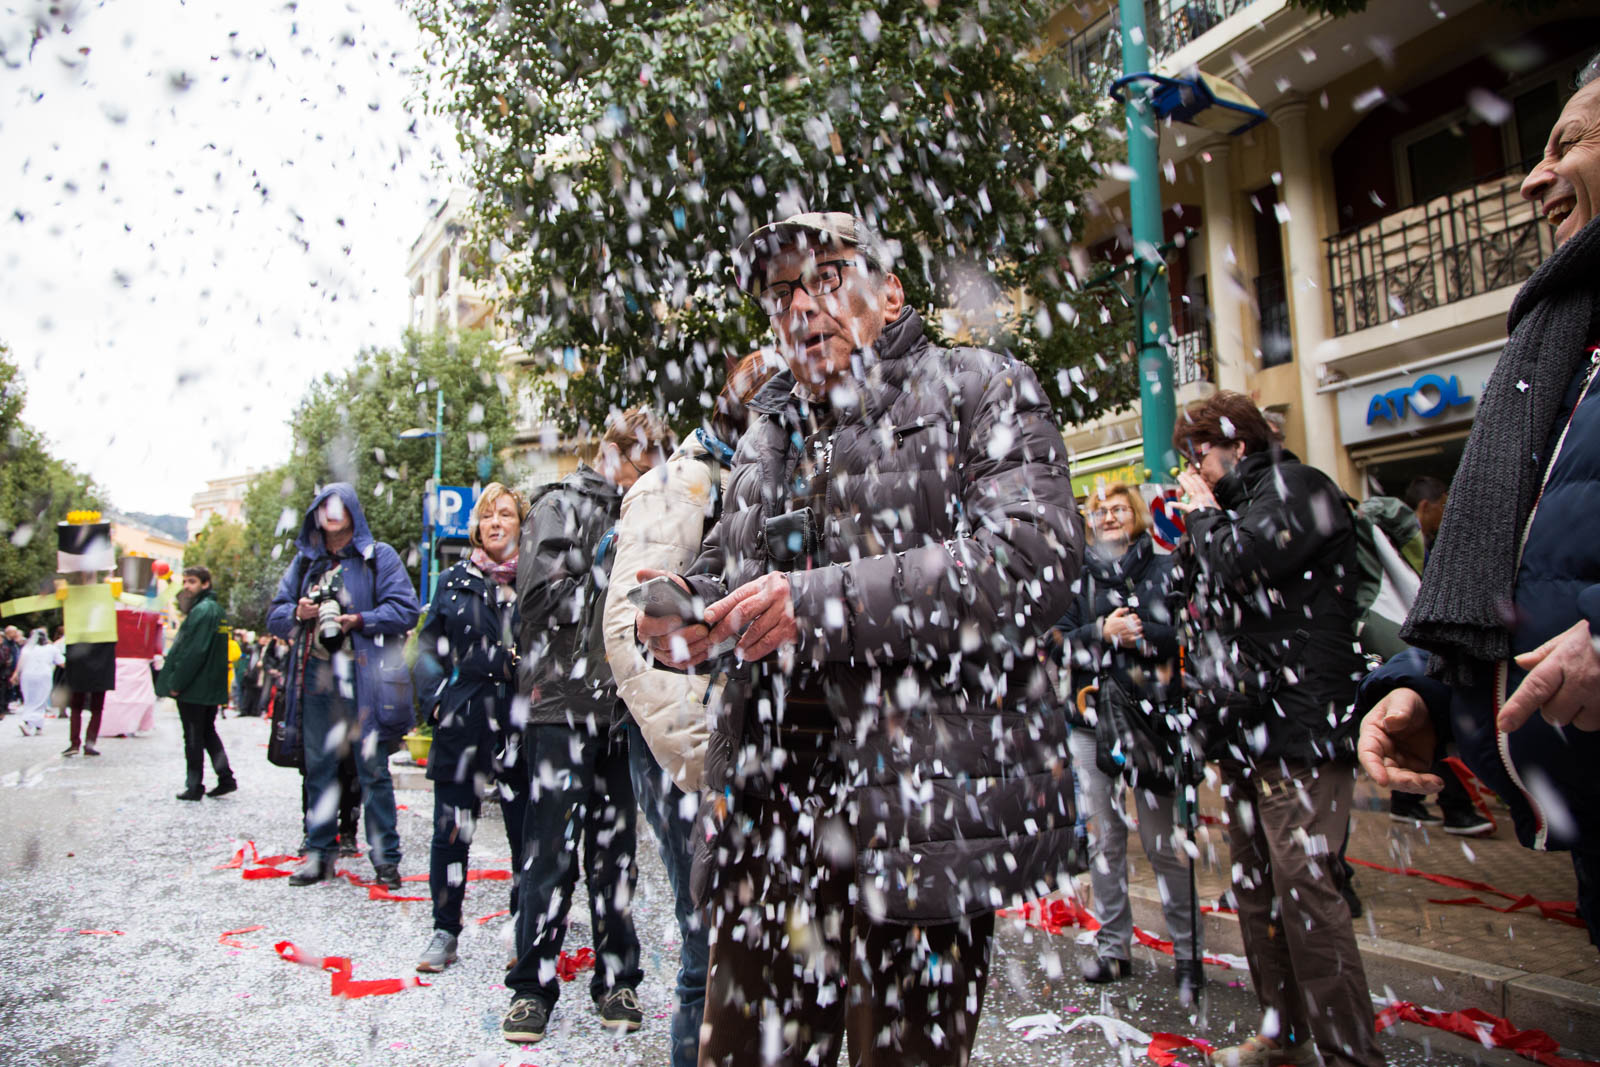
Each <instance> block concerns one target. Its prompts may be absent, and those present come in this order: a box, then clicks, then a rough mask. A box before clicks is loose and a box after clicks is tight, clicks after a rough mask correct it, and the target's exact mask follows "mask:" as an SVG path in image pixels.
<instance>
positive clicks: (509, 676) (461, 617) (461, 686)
mask: <svg viewBox="0 0 1600 1067" xmlns="http://www.w3.org/2000/svg"><path fill="white" fill-rule="evenodd" d="M502 588H504V587H503V586H500V585H499V584H497V583H496V582H495V581H494V580H493V579H492V578H489V577H487V576H486V575H485V574H484V573H483V572H482V571H480V570H479V569H478V568H477V567H474V566H473V565H472V564H471V563H470V562H467V561H465V560H463V561H462V562H460V563H457V564H456V565H455V566H453V567H451V568H450V569H449V570H447V571H445V572H444V573H443V574H441V575H439V588H438V590H437V591H436V592H435V593H434V596H433V603H432V604H430V605H429V606H428V618H427V621H426V622H424V623H423V625H422V631H421V632H420V633H419V634H417V664H416V666H415V667H414V668H413V669H412V677H413V679H414V680H415V683H416V691H417V703H418V704H420V705H421V706H422V713H423V715H424V716H425V717H426V720H427V721H428V722H429V723H431V724H432V725H433V746H432V747H431V748H430V749H429V750H428V778H429V779H430V780H432V781H445V782H466V781H471V780H472V779H473V778H474V777H475V776H482V777H484V778H495V779H498V780H501V781H503V782H505V783H506V784H508V785H511V786H513V787H515V786H517V785H518V784H519V779H520V785H521V786H524V787H525V786H526V785H527V781H528V773H527V770H526V769H525V768H519V767H517V765H516V764H517V745H516V742H515V740H514V739H515V737H516V734H517V731H516V729H515V728H514V726H513V724H512V722H511V695H512V685H513V682H514V678H513V666H512V661H513V659H514V657H513V656H512V653H511V649H510V648H509V647H508V646H511V645H515V643H516V640H517V623H518V619H517V603H516V600H515V599H514V598H511V599H502V598H501V595H500V590H501V589H502Z"/></svg>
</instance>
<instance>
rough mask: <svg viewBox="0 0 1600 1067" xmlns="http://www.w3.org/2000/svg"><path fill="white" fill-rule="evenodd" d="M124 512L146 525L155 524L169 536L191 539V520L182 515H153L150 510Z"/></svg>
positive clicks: (180, 539)
mask: <svg viewBox="0 0 1600 1067" xmlns="http://www.w3.org/2000/svg"><path fill="white" fill-rule="evenodd" d="M123 514H124V515H126V516H128V518H130V519H137V520H138V521H139V522H142V523H144V524H145V525H146V526H154V527H155V528H156V529H158V530H160V531H161V532H162V533H164V534H166V535H167V536H168V537H175V538H177V539H178V540H179V541H188V540H189V520H188V519H187V518H185V517H184V516H182V515H152V514H150V513H149V512H148V511H124V512H123Z"/></svg>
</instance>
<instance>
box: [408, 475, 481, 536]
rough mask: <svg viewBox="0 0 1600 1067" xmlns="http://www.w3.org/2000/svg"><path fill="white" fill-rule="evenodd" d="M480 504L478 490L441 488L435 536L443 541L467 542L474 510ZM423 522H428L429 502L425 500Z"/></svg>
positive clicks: (435, 519) (460, 487)
mask: <svg viewBox="0 0 1600 1067" xmlns="http://www.w3.org/2000/svg"><path fill="white" fill-rule="evenodd" d="M477 504H478V490H477V489H476V488H475V487H473V486H470V485H441V486H439V509H438V514H437V515H435V516H433V535H434V536H435V537H437V538H438V539H439V540H441V541H451V540H455V541H465V540H466V539H467V528H468V526H469V524H470V522H471V519H472V509H473V508H474V507H476V506H477ZM422 514H423V521H424V522H427V521H428V518H429V515H428V500H427V498H426V497H424V498H423V503H422Z"/></svg>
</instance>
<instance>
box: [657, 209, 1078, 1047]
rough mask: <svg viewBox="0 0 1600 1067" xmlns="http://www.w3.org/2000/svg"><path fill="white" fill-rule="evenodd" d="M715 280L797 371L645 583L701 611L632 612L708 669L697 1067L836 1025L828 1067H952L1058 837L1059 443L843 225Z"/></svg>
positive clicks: (991, 367) (1063, 482)
mask: <svg viewBox="0 0 1600 1067" xmlns="http://www.w3.org/2000/svg"><path fill="white" fill-rule="evenodd" d="M736 264H738V267H739V269H740V273H741V278H740V280H741V283H742V284H744V285H745V286H746V287H747V288H748V289H749V290H750V291H751V293H752V294H753V295H754V296H755V297H756V298H757V299H759V300H760V302H761V305H762V308H763V309H764V310H765V311H766V312H767V314H768V316H769V318H770V320H771V324H772V329H773V332H774V333H775V334H776V337H777V342H778V348H779V351H780V352H781V353H782V354H783V355H784V357H785V358H786V360H787V361H788V364H789V368H790V370H791V371H792V372H793V376H794V377H793V380H792V381H790V380H789V379H787V378H781V379H775V382H776V383H778V384H776V385H774V386H769V387H768V388H767V389H765V390H763V391H762V393H760V394H758V395H757V396H756V397H755V398H754V400H752V401H751V402H750V405H749V406H750V407H751V409H752V410H753V411H755V412H756V413H757V415H756V418H755V419H754V421H753V423H752V425H751V426H750V428H749V429H748V430H747V431H746V433H745V436H744V438H743V439H742V441H741V442H740V447H739V451H738V454H737V456H736V458H735V460H734V467H733V473H732V477H731V479H730V482H729V485H728V490H727V497H726V502H725V505H724V510H723V514H722V518H721V520H720V522H719V523H718V524H717V526H716V527H715V528H714V529H713V530H712V532H711V534H710V536H709V538H708V539H707V541H706V543H705V548H704V551H703V553H702V554H701V556H700V558H699V559H698V560H697V561H696V562H695V564H694V565H693V567H691V568H690V570H689V574H688V577H687V579H686V580H685V579H683V578H680V577H678V576H673V577H670V578H668V579H667V581H670V582H681V583H682V584H683V588H685V589H688V590H690V591H692V596H693V598H694V600H695V603H692V604H689V605H685V606H683V607H682V608H681V609H680V610H679V611H678V612H677V613H676V614H673V615H651V614H649V612H650V611H654V610H658V609H656V608H655V607H654V604H653V603H652V601H654V602H658V603H663V604H664V603H669V601H668V600H667V598H664V597H663V598H660V599H659V600H656V598H653V597H652V596H651V594H650V593H649V592H648V591H647V592H646V593H644V594H642V595H641V600H644V601H645V602H646V604H647V605H648V606H647V608H646V611H644V612H641V614H640V616H639V617H638V619H637V623H636V625H637V629H638V634H639V636H640V638H641V639H642V640H644V641H645V642H646V647H647V648H648V650H649V651H650V653H651V654H652V655H653V656H654V657H655V658H656V659H657V661H658V662H660V663H662V664H664V665H669V666H676V667H681V668H688V667H700V665H702V664H706V665H707V666H706V668H705V669H717V670H726V671H728V673H729V674H730V676H731V677H730V681H729V684H728V687H727V689H726V690H725V694H726V696H725V700H724V701H723V703H722V704H721V705H714V706H713V707H712V709H711V729H712V734H711V741H710V745H709V748H708V751H707V758H706V772H705V793H704V794H703V796H704V797H705V798H706V799H705V803H704V804H703V805H702V810H701V814H700V817H699V820H698V823H697V826H696V832H695V835H694V838H695V845H696V852H697V855H696V857H695V872H694V881H695V884H696V890H697V896H698V898H699V899H700V901H701V902H702V903H704V904H706V905H707V906H708V911H709V917H710V927H711V951H710V963H709V978H708V986H707V994H706V1004H705V1025H704V1027H703V1029H702V1031H701V1032H702V1044H701V1062H702V1063H704V1064H729V1063H733V1064H744V1063H755V1062H763V1063H774V1062H776V1063H782V1064H789V1065H798V1064H801V1063H812V1064H818V1063H820V1064H824V1065H826V1064H832V1063H834V1062H835V1061H836V1060H837V1058H838V1056H839V1052H840V1050H841V1048H842V1047H843V1045H844V1042H845V1034H846V1032H847V1031H848V1033H849V1035H850V1046H851V1051H850V1062H851V1063H859V1064H865V1065H878V1064H891V1063H893V1064H900V1063H918V1064H960V1063H965V1062H966V1060H967V1056H968V1054H969V1053H970V1050H971V1047H972V1042H973V1037H974V1035H975V1032H976V1028H977V1021H978V1015H979V1011H980V1010H981V1007H982V1003H983V992H984V986H985V982H986V980H987V977H988V953H989V944H990V939H991V935H992V933H993V930H994V912H995V909H996V908H998V907H1002V906H1005V905H1008V904H1015V903H1018V902H1020V901H1022V900H1025V899H1033V898H1036V897H1039V896H1042V895H1043V894H1045V893H1046V892H1048V891H1049V890H1050V889H1051V888H1052V886H1053V885H1055V884H1058V879H1060V880H1061V881H1064V880H1065V877H1066V876H1065V868H1066V866H1067V863H1068V861H1069V859H1070V855H1071V852H1072V850H1073V848H1074V847H1075V835H1074V832H1073V826H1074V821H1075V820H1074V813H1073V803H1072V775H1071V771H1070V759H1069V756H1068V754H1067V745H1066V723H1065V721H1064V720H1063V719H1062V717H1061V715H1060V714H1059V712H1058V711H1057V710H1056V709H1055V701H1054V694H1053V692H1051V691H1050V689H1049V686H1048V685H1047V680H1046V677H1045V675H1044V671H1043V670H1042V667H1041V663H1042V658H1043V650H1042V648H1041V647H1040V644H1039V639H1040V635H1041V634H1043V632H1044V631H1045V630H1047V629H1048V628H1049V627H1050V625H1051V624H1052V623H1053V622H1055V620H1056V619H1058V618H1060V617H1061V614H1062V612H1063V611H1064V610H1065V609H1066V606H1067V603H1068V602H1069V600H1070V599H1071V583H1072V581H1073V579H1074V578H1075V577H1076V576H1077V574H1078V570H1079V567H1080V565H1081V562H1082V550H1083V538H1082V529H1081V525H1080V522H1079V519H1078V514H1077V509H1076V507H1075V505H1074V502H1073V497H1072V486H1071V481H1070V477H1069V474H1068V469H1067V453H1066V448H1065V447H1064V446H1063V444H1062V441H1061V436H1060V433H1059V432H1058V431H1057V429H1056V424H1055V418H1054V415H1053V413H1052V412H1051V410H1050V405H1049V403H1048V402H1047V400H1046V399H1045V394H1044V391H1043V390H1042V389H1041V388H1040V387H1039V384H1038V382H1037V380H1036V379H1035V378H1034V375H1033V373H1032V371H1030V370H1029V369H1028V368H1027V367H1025V366H1023V365H1021V364H1019V363H1017V362H1016V361H1014V360H1012V359H1009V358H1007V357H1005V356H1002V355H998V354H996V353H994V352H987V351H982V350H978V349H942V348H939V347H936V346H935V345H933V344H932V343H930V341H929V340H928V338H927V337H926V336H925V334H924V332H923V325H922V319H921V317H920V316H919V315H918V314H917V312H916V311H914V310H912V309H911V308H910V307H908V306H906V303H905V294H904V291H903V289H902V287H901V283H900V280H899V278H897V277H896V276H895V275H894V274H893V273H891V272H890V268H891V266H892V260H891V258H890V253H889V250H888V249H887V248H886V247H885V246H884V245H883V244H882V243H881V242H879V241H878V240H877V239H876V238H875V237H874V236H873V235H872V234H871V233H870V232H869V231H868V229H867V226H866V223H865V222H863V221H862V220H861V219H858V218H856V217H854V216H852V215H848V214H844V213H842V212H822V213H808V214H802V215H797V216H794V217H792V218H790V219H787V220H785V221H783V222H780V223H776V224H773V225H769V226H766V227H763V228H762V229H760V230H757V231H756V232H755V233H754V234H752V235H751V236H750V237H749V238H747V239H746V240H745V242H744V243H743V244H742V245H741V246H740V248H739V250H738V253H737V255H736ZM657 576H658V575H657V573H656V572H654V571H640V572H639V577H640V578H641V580H644V581H646V582H647V583H648V579H650V578H653V577H657ZM685 613H687V615H688V616H689V617H685ZM708 660H709V661H711V662H710V663H708Z"/></svg>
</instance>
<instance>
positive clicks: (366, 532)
mask: <svg viewBox="0 0 1600 1067" xmlns="http://www.w3.org/2000/svg"><path fill="white" fill-rule="evenodd" d="M330 496H338V498H339V499H340V500H341V501H342V502H343V503H344V510H345V512H346V513H347V514H348V515H349V516H350V525H351V537H350V543H351V544H352V545H354V546H355V549H356V551H357V552H359V553H361V556H362V558H363V559H371V558H372V549H373V545H374V542H373V540H372V530H371V529H370V528H369V527H368V526H367V514H366V512H364V511H362V510H361V497H360V495H359V494H358V493H357V492H356V487H355V486H353V485H351V484H350V483H349V482H334V483H333V484H331V485H329V486H326V487H325V488H324V489H323V490H322V492H320V493H318V494H317V496H316V499H314V500H312V501H311V506H310V507H308V508H306V515H305V518H304V519H303V520H301V522H300V536H298V537H296V538H295V539H294V546H295V548H297V549H299V550H300V554H301V555H302V556H305V557H306V558H307V559H316V558H317V557H318V556H320V555H322V553H323V547H322V528H321V527H319V526H318V525H317V509H318V508H320V507H321V506H322V502H323V501H324V500H327V499H328V498H329V497H330Z"/></svg>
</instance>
